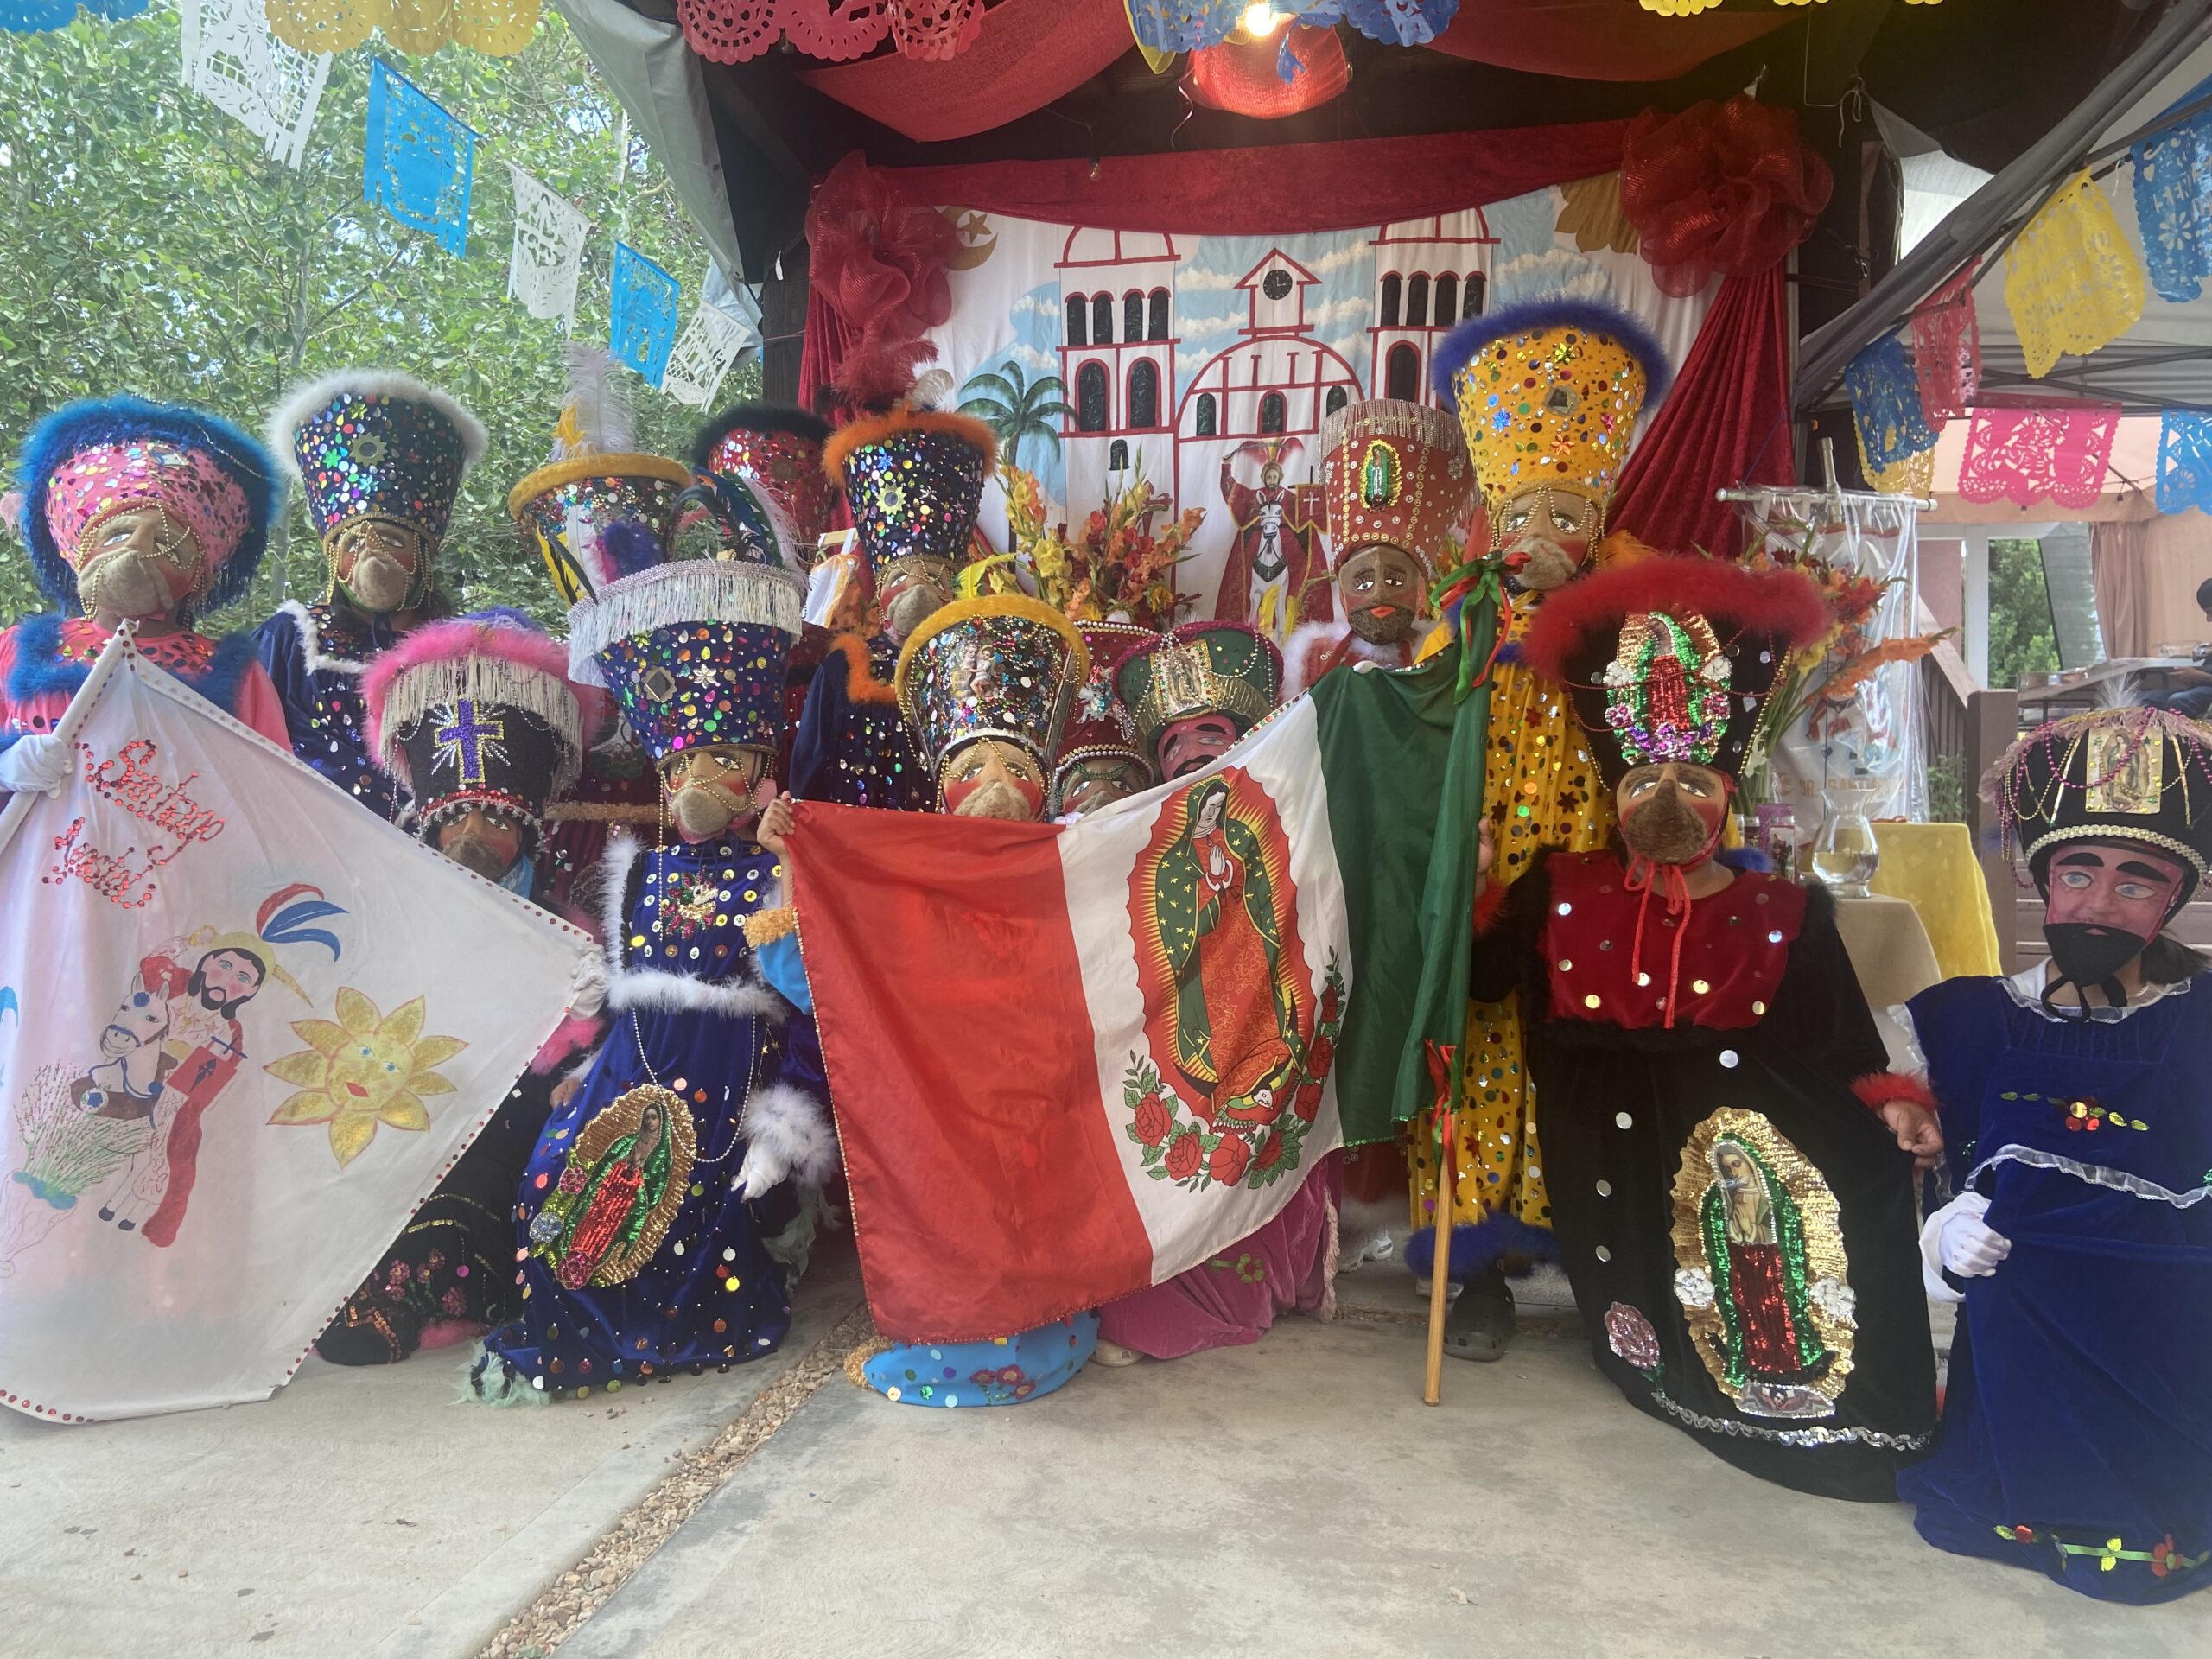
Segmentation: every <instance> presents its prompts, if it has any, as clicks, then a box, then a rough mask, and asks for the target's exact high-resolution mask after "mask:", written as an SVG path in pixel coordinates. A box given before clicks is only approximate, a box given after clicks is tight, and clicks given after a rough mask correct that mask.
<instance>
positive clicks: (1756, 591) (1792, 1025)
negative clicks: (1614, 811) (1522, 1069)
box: [1466, 558, 1940, 1502]
mask: <svg viewBox="0 0 2212 1659" xmlns="http://www.w3.org/2000/svg"><path fill="white" fill-rule="evenodd" d="M1826 628H1827V610H1826V608H1825V607H1824V606H1823V605H1822V603H1821V596H1820V593H1819V591H1818V589H1817V588H1815V586H1814V585H1813V583H1812V582H1810V581H1809V580H1808V579H1807V578H1806V577H1804V576H1802V575H1799V574H1797V573H1796V572H1795V571H1788V570H1781V571H1764V572H1753V571H1748V570H1745V569H1743V568H1742V567H1741V566H1738V565H1735V564H1732V563H1724V562H1721V561H1719V560H1708V559H1701V558H1700V559H1692V558H1671V559H1651V560H1646V561H1643V562H1642V563H1636V564H1630V565H1626V566H1623V567H1619V568H1617V569H1612V570H1610V571H1605V572H1601V573H1600V574H1599V575H1593V576H1591V577H1589V578H1587V579H1586V580H1585V581H1583V582H1577V583H1576V584H1574V585H1573V587H1571V588H1567V589H1565V590H1564V591H1562V592H1560V593H1559V594H1554V596H1553V597H1552V598H1551V599H1550V600H1549V601H1547V602H1546V605H1545V607H1544V609H1543V611H1542V612H1541V614H1539V616H1538V617H1537V619H1536V623H1535V626H1534V627H1533V628H1532V629H1530V630H1529V632H1528V634H1527V635H1526V636H1525V639H1524V648H1525V656H1524V659H1523V660H1524V663H1525V665H1526V666H1527V667H1528V668H1529V669H1530V670H1532V671H1534V672H1536V673H1539V674H1541V675H1543V676H1544V677H1545V678H1546V679H1547V681H1548V683H1551V684H1553V685H1554V686H1556V687H1558V688H1559V695H1560V696H1563V697H1564V698H1565V699H1566V700H1567V702H1568V703H1569V705H1570V706H1571V707H1572V708H1573V711H1574V717H1575V719H1576V721H1578V722H1579V723H1580V726H1581V727H1582V729H1583V732H1584V734H1585V735H1586V738H1587V741H1588V742H1589V746H1590V753H1591V754H1592V758H1593V759H1594V760H1595V762H1596V766H1597V771H1598V775H1599V779H1600V780H1601V781H1602V783H1603V785H1604V786H1605V788H1606V789H1607V790H1608V791H1609V792H1611V795H1612V796H1613V798H1614V800H1615V802H1616V803H1617V805H1618V812H1619V817H1620V830H1619V842H1618V845H1617V846H1611V847H1608V848H1606V849H1603V850H1596V851H1589V852H1575V851H1572V850H1569V849H1562V848H1547V849H1544V850H1542V851H1541V852H1540V853H1539V854H1538V855H1536V857H1535V859H1533V860H1531V861H1530V862H1529V868H1527V869H1526V870H1525V871H1523V872H1522V875H1521V877H1520V879H1519V880H1516V881H1515V882H1514V883H1513V884H1512V885H1511V886H1510V887H1502V888H1501V887H1496V886H1493V885H1491V884H1490V883H1489V882H1488V881H1487V879H1486V877H1487V873H1488V871H1489V868H1490V866H1491V862H1492V861H1493V859H1494V855H1495V850H1496V831H1495V829H1493V828H1492V827H1491V826H1490V825H1489V824H1487V823H1486V824H1485V825H1484V828H1483V830H1482V835H1481V846H1480V848H1479V849H1478V866H1477V868H1478V872H1481V873H1482V874H1478V902H1477V905H1476V909H1475V926H1476V938H1475V947H1474V957H1473V973H1472V976H1471V980H1472V986H1471V988H1472V994H1473V995H1477V996H1479V997H1483V998H1484V999H1487V1000H1490V1001H1496V1000H1497V999H1499V998H1501V997H1503V996H1504V995H1506V994H1507V993H1508V992H1509V991H1510V990H1513V989H1515V988H1518V990H1519V992H1520V996H1521V1007H1522V1011H1523V1014H1524V1016H1525V1020H1526V1027H1525V1028H1526V1030H1527V1033H1528V1063H1529V1070H1530V1071H1531V1072H1532V1073H1533V1074H1534V1077H1535V1084H1536V1094H1535V1101H1536V1111H1537V1116H1538V1125H1539V1127H1540V1128H1541V1130H1542V1135H1543V1145H1544V1149H1545V1152H1544V1166H1545V1173H1546V1174H1547V1175H1548V1178H1549V1186H1550V1192H1551V1205H1552V1226H1553V1229H1554V1234H1555V1236H1556V1237H1557V1239H1558V1243H1559V1249H1560V1261H1561V1262H1562V1263H1563V1264H1564V1266H1565V1267H1566V1269H1567V1278H1568V1280H1569V1281H1570V1282H1571V1283H1572V1284H1573V1287H1574V1300H1575V1305H1576V1306H1577V1307H1578V1308H1579V1309H1580V1311H1581V1314H1582V1319H1583V1322H1584V1324H1585V1325H1586V1327H1587V1328H1588V1330H1589V1331H1590V1332H1591V1342H1592V1349H1593V1351H1594V1354H1595V1357H1596V1359H1597V1363H1598V1368H1599V1370H1601V1371H1603V1372H1604V1373H1605V1376H1607V1377H1608V1378H1610V1379H1611V1381H1612V1382H1613V1383H1615V1384H1616V1385H1617V1386H1618V1388H1619V1389H1620V1390H1621V1392H1622V1393H1623V1394H1624V1395H1627V1397H1628V1399H1629V1401H1630V1403H1631V1404H1633V1405H1635V1406H1636V1407H1637V1408H1638V1409H1640V1410H1642V1411H1643V1412H1646V1413H1648V1414H1649V1415H1651V1416H1653V1417H1656V1418H1658V1419H1660V1420H1661V1421H1666V1422H1672V1423H1674V1424H1675V1425H1676V1426H1677V1427H1680V1428H1681V1429H1682V1430H1683V1431H1684V1432H1685V1433H1688V1434H1689V1435H1691V1436H1692V1437H1693V1438H1694V1439H1695V1440H1698V1441H1700V1443H1701V1444H1703V1445H1704V1446H1707V1448H1708V1449H1709V1450H1711V1451H1712V1452H1713V1453H1714V1454H1715V1455H1717V1456H1719V1457H1720V1458H1723V1459H1726V1460H1727V1461H1728V1462H1730V1463H1732V1464H1735V1465H1737V1466H1738V1467H1739V1468H1741V1469H1744V1470H1746V1471H1749V1472H1751V1473H1752V1474H1755V1475H1758V1476H1760V1477H1762V1478H1765V1479H1768V1480H1772V1481H1776V1482H1778V1483H1780V1484H1783V1485H1785V1486H1791V1487H1795V1488H1796V1489H1797V1490H1799V1491H1807V1492H1813V1493H1816V1494H1820V1495H1823V1496H1827V1497H1844V1498H1853V1499H1860V1500H1865V1501H1869V1502H1872V1501H1880V1500H1886V1499H1887V1498H1889V1497H1891V1495H1892V1494H1893V1492H1894V1491H1895V1483H1896V1480H1897V1471H1898V1469H1899V1467H1900V1466H1901V1465H1904V1464H1905V1463H1907V1462H1910V1461H1911V1460H1912V1459H1915V1458H1917V1457H1919V1456H1921V1455H1922V1454H1923V1453H1924V1452H1925V1451H1926V1450H1927V1448H1928V1446H1929V1443H1930V1441H1931V1440H1932V1439H1933V1436H1934V1432H1935V1427H1936V1368H1935V1356H1934V1353H1933V1351H1932V1349H1931V1347H1930V1344H1929V1331H1928V1308H1927V1299H1926V1297H1925V1295H1924V1294H1923V1291H1922V1288H1921V1284H1920V1267H1919V1259H1918V1251H1917V1249H1916V1230H1917V1222H1916V1214H1915V1208H1914V1166H1915V1161H1916V1159H1918V1160H1924V1161H1926V1162H1928V1163H1933V1162H1934V1160H1935V1158H1936V1155H1937V1154H1938V1152H1939V1150H1940V1148H1939V1146H1938V1136H1937V1133H1936V1125H1935V1123H1934V1121H1933V1118H1932V1116H1931V1115H1930V1113H1929V1109H1928V1096H1927V1090H1926V1087H1925V1085H1924V1084H1921V1083H1920V1082H1919V1081H1918V1079H1916V1078H1911V1077H1897V1076H1895V1075H1891V1074H1890V1073H1889V1072H1888V1071H1887V1069H1886V1068H1887V1065H1888V1056H1887V1053H1886V1051H1885V1048H1884V1046H1883V1043H1882V1039H1881V1035H1880V1033H1879V1032H1878V1029H1877V1028H1876V1027H1875V1024H1874V1018H1873V1015H1872V1014H1871V1013H1870V1012H1869V1011H1868V1009H1867V1007H1866V998H1865V996H1864V995H1862V994H1861V993H1860V991H1859V981H1858V978H1857V976H1856V975H1855V974H1854V973H1853V970H1852V966H1851V961H1850V958H1849V957H1847V956H1846V955H1845V953H1844V949H1843V943H1842V940H1841V938H1840V937H1839V936H1838V934H1837V932H1836V927H1835V920H1834V902H1833V901H1832V900H1831V899H1830V898H1829V897H1828V894H1827V890H1826V889H1825V888H1822V887H1811V888H1807V887H1798V886H1797V885H1796V884H1795V883H1793V882H1790V881H1789V880H1784V879H1783V878H1781V877H1779V876H1776V875H1772V874H1751V873H1748V872H1738V871H1735V870H1732V869H1731V868H1728V867H1727V866H1726V865H1724V864H1722V863H1720V862H1719V861H1717V860H1715V859H1714V857H1713V851H1714V849H1716V848H1717V847H1718V846H1719V842H1720V837H1721V833H1722V830H1723V829H1724V827H1725V825H1726V820H1727V816H1728V807H1729V801H1730V798H1731V797H1732V794H1733V793H1734V791H1735V786H1736V778H1737V774H1738V772H1739V770H1740V769H1741V767H1742V766H1743V762H1744V753H1745V748H1746V747H1748V746H1749V744H1750V743H1751V740H1752V738H1753V737H1754V735H1755V734H1757V733H1758V728H1759V726H1760V722H1761V721H1762V719H1763V718H1764V714H1765V711H1766V708H1767V703H1768V700H1769V698H1770V696H1771V695H1772V694H1773V692H1774V690H1775V687H1776V683H1777V680H1778V678H1779V677H1780V676H1781V674H1782V672H1783V668H1784V665H1785V663H1786V660H1787V658H1789V654H1790V652H1793V651H1796V650H1798V649H1801V648H1802V647H1804V646H1805V645H1808V644H1810V643H1811V642H1813V641H1815V640H1816V639H1819V638H1820V637H1821V634H1822V633H1823V632H1825V630H1826ZM1466 1152H1467V1154H1468V1156H1469V1157H1470V1158H1471V1160H1475V1162H1476V1167H1477V1168H1478V1170H1479V1169H1480V1168H1481V1167H1483V1164H1484V1161H1485V1160H1486V1159H1487V1152H1488V1149H1487V1148H1484V1147H1479V1146H1472V1147H1468V1148H1466Z"/></svg>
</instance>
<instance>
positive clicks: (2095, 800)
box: [2083, 726, 2166, 817]
mask: <svg viewBox="0 0 2212 1659" xmlns="http://www.w3.org/2000/svg"><path fill="white" fill-rule="evenodd" d="M2083 741H2085V742H2087V743H2088V746H2089V757H2088V779H2089V789H2088V800H2087V801H2086V802H2085V803H2084V805H2085V806H2086V807H2087V808H2088V810H2089V811H2091V812H2109V813H2112V814H2113V815H2115V816H2117V817H2141V816H2145V815H2147V814H2150V813H2153V812H2156V811H2157V810H2158V798H2159V797H2160V796H2161V795H2163V794H2164V792H2165V784H2166V777H2165V772H2166V746H2165V744H2164V742H2163V741H2160V740H2159V738H2158V735H2157V734H2155V733H2145V732H2142V731H2130V730H2129V729H2128V728H2126V727H2125V726H2101V727H2098V728H2094V730H2092V731H2091V732H2090V733H2089V734H2088V736H2087V737H2086V738H2085V739H2084V740H2083Z"/></svg>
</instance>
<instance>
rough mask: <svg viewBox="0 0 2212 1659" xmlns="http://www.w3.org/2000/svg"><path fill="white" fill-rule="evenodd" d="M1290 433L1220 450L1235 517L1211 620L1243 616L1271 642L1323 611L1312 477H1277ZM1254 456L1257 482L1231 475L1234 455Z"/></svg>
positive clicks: (1323, 569)
mask: <svg viewBox="0 0 2212 1659" xmlns="http://www.w3.org/2000/svg"><path fill="white" fill-rule="evenodd" d="M1299 444H1300V440H1298V439H1296V438H1268V439H1257V438H1255V439H1254V440H1253V441H1252V442H1249V443H1244V444H1240V445H1239V446H1237V448H1236V449H1235V450H1233V451H1232V452H1230V454H1226V455H1224V456H1223V457H1222V458H1221V499H1222V502H1223V505H1225V506H1227V507H1228V509H1229V517H1230V521H1231V522H1232V523H1233V524H1235V525H1236V534H1235V539H1234V540H1233V541H1232V542H1231V543H1230V549H1229V557H1228V559H1227V561H1226V562H1225V563H1224V564H1223V565H1222V569H1221V588H1220V589H1219V591H1218V592H1217V594H1216V595H1215V598H1214V607H1213V613H1214V618H1215V620H1217V621H1222V622H1243V623H1249V624H1250V625H1251V626H1254V627H1255V628H1257V629H1258V630H1259V631H1260V632H1262V633H1263V634H1265V635H1267V637H1268V641H1269V642H1270V643H1271V644H1273V645H1277V646H1280V645H1282V644H1283V643H1284V642H1285V641H1287V639H1289V638H1290V635H1291V634H1292V632H1294V630H1295V629H1296V628H1297V627H1298V626H1299V624H1300V623H1301V622H1304V621H1306V620H1323V621H1325V620H1327V619H1328V615H1329V569H1328V563H1327V561H1326V560H1325V558H1324V557H1323V556H1322V553H1321V549H1320V536H1319V531H1320V528H1321V527H1320V525H1319V524H1316V523H1315V522H1314V520H1315V519H1316V518H1317V517H1318V516H1319V508H1318V507H1317V506H1316V505H1315V499H1314V498H1315V497H1316V496H1317V495H1318V494H1319V491H1317V490H1316V489H1315V488H1314V486H1313V485H1311V484H1286V483H1284V482H1283V463H1284V461H1286V460H1287V459H1295V457H1296V455H1297V454H1298V449H1299ZM1240 458H1243V459H1247V460H1254V461H1258V462H1259V463H1260V483H1259V486H1258V487H1257V488H1256V489H1255V488H1254V487H1253V486H1251V485H1249V484H1247V483H1245V482H1244V481H1243V480H1242V479H1240V478H1238V477H1237V476H1236V462H1237V461H1238V460H1239V459H1240Z"/></svg>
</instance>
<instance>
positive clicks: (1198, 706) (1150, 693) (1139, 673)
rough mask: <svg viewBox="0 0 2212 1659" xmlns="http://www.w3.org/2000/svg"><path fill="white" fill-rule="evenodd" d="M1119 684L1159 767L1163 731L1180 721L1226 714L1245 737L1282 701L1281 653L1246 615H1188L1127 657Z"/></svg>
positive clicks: (1117, 674)
mask: <svg viewBox="0 0 2212 1659" xmlns="http://www.w3.org/2000/svg"><path fill="white" fill-rule="evenodd" d="M1114 684H1115V687H1116V690H1119V691H1120V692H1121V694H1122V702H1123V703H1125V704H1126V705H1128V710H1129V714H1130V716H1131V717H1132V718H1133V719H1134V720H1135V721H1136V728H1137V742H1138V743H1139V745H1141V747H1142V748H1143V750H1144V753H1145V758H1146V759H1147V760H1149V761H1151V762H1152V765H1153V767H1154V770H1155V771H1157V770H1158V769H1159V766H1160V734H1161V733H1162V732H1165V731H1166V729H1167V728H1169V727H1170V726H1173V725H1174V724H1175V723H1176V722H1177V721H1183V720H1191V719H1193V718H1195V717H1196V716H1198V715H1228V716H1229V718H1230V721H1231V722H1232V723H1234V725H1235V726H1236V734H1237V735H1238V736H1240V737H1242V736H1243V734H1245V733H1246V732H1249V731H1250V730H1251V729H1252V728H1254V727H1255V726H1256V725H1258V724H1259V723H1260V722H1261V721H1263V720H1265V719H1266V718H1267V717H1268V715H1271V714H1273V713H1274V710H1275V706H1276V705H1277V704H1278V703H1280V702H1281V701H1282V653H1281V652H1279V651H1277V650H1276V649H1275V645H1274V641H1273V640H1272V639H1268V637H1267V636H1266V635H1265V634H1263V633H1262V632H1260V631H1259V630H1258V629H1256V628H1252V627H1248V626H1245V625H1244V624H1243V623H1242V622H1205V621H1199V622H1185V623H1184V624H1183V625H1182V626H1180V627H1179V628H1176V629H1174V630H1173V632H1167V633H1158V634H1154V636H1153V637H1152V639H1150V640H1149V641H1147V643H1146V644H1144V645H1139V646H1137V647H1136V648H1135V650H1133V651H1131V652H1129V654H1128V656H1126V657H1124V658H1122V665H1121V667H1120V668H1119V669H1117V670H1116V671H1115V674H1114Z"/></svg>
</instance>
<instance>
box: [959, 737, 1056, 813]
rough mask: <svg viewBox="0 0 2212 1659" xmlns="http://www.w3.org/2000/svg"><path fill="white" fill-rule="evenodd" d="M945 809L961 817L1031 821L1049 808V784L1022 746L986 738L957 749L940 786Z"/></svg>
mask: <svg viewBox="0 0 2212 1659" xmlns="http://www.w3.org/2000/svg"><path fill="white" fill-rule="evenodd" d="M939 787H940V789H941V790H942V792H943V793H944V806H945V810H947V811H948V812H950V813H952V814H953V815H954V816H955V817H963V818H1002V819H1005V820H1007V822H1009V823H1033V822H1034V821H1035V820H1036V819H1038V818H1039V817H1042V816H1043V815H1044V811H1045V784H1044V780H1043V779H1042V778H1040V777H1039V775H1038V771H1037V764H1036V762H1035V761H1034V760H1031V759H1030V757H1029V756H1028V755H1027V753H1024V752H1023V751H1022V750H1020V749H1019V748H1017V747H1014V745H1013V744H1011V743H1007V742H1002V741H999V740H998V739H995V738H982V739H979V740H977V741H975V742H973V743H969V744H968V745H966V746H965V747H962V748H960V749H958V750H956V751H955V752H954V753H953V754H952V756H951V758H950V759H949V760H947V761H946V762H945V766H944V777H943V779H942V780H941V782H940V785H939Z"/></svg>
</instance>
